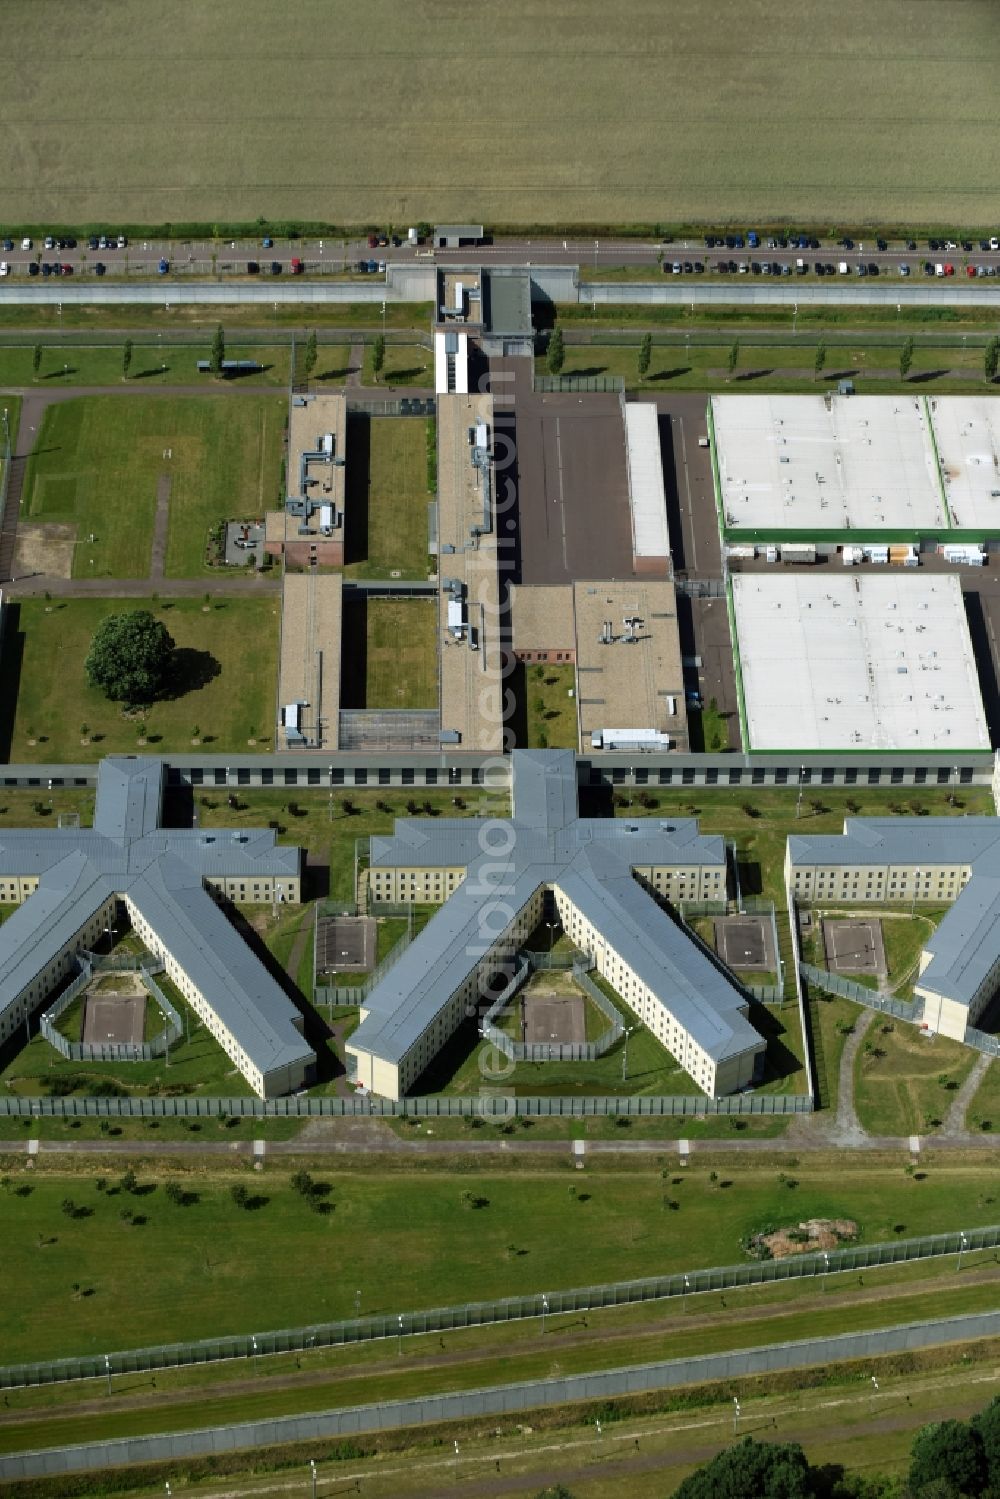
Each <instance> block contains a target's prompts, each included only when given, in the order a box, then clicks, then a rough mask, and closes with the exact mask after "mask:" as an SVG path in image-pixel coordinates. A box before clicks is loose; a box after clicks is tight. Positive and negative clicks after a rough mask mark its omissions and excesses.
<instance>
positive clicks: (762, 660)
mask: <svg viewBox="0 0 1000 1499" xmlns="http://www.w3.org/2000/svg"><path fill="white" fill-rule="evenodd" d="M731 581H732V597H733V613H734V618H735V627H736V629H735V634H736V647H737V652H738V670H739V677H740V681H741V684H742V701H741V722H742V729H743V736H744V748H745V749H749V750H788V751H795V750H809V749H834V750H866V749H909V750H918V749H933V750H938V751H941V750H946V751H952V750H954V751H956V752H958V751H964V750H988V749H989V748H990V737H989V732H988V730H987V727H986V718H985V714H984V711H983V704H982V698H981V694H980V688H979V678H978V673H977V671H976V662H975V657H974V655H973V650H972V641H971V639H970V636H969V627H968V623H967V620H966V616H965V607H964V604H963V600H962V589H961V584H960V582H959V580H958V578H956V577H954V576H936V577H934V578H933V580H932V581H929V580H928V579H926V578H920V579H918V578H916V577H915V576H914V575H912V574H882V573H867V574H864V575H844V574H842V573H836V574H833V575H827V574H825V573H824V575H823V576H822V577H816V576H815V575H796V574H790V573H743V574H736V575H734V576H733V578H732V580H731Z"/></svg>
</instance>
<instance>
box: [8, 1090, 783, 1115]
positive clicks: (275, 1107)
mask: <svg viewBox="0 0 1000 1499" xmlns="http://www.w3.org/2000/svg"><path fill="white" fill-rule="evenodd" d="M812 1108H813V1102H812V1098H811V1097H810V1096H809V1095H808V1094H806V1093H730V1094H726V1096H725V1097H723V1098H706V1097H704V1096H702V1095H701V1094H692V1093H682V1094H678V1095H676V1096H670V1097H666V1096H659V1095H650V1096H649V1097H643V1096H642V1095H636V1094H626V1095H622V1096H621V1097H618V1096H617V1095H615V1094H608V1095H606V1096H605V1095H600V1096H598V1097H594V1098H577V1097H575V1096H570V1097H562V1096H560V1097H551V1098H518V1097H515V1096H514V1095H512V1094H509V1093H504V1092H503V1091H502V1090H498V1091H497V1092H495V1093H491V1092H483V1093H481V1094H479V1095H477V1096H476V1097H474V1098H451V1097H433V1096H431V1097H427V1098H402V1099H400V1100H399V1101H398V1102H397V1101H395V1100H393V1099H391V1098H375V1097H371V1096H363V1095H360V1096H359V1095H357V1094H354V1095H352V1096H351V1097H350V1098H296V1097H291V1098H252V1097H249V1096H248V1097H246V1098H187V1097H176V1098H160V1097H156V1098H73V1097H70V1098H56V1097H39V1098H25V1097H20V1096H18V1097H2V1096H0V1116H6V1117H7V1118H21V1119H33V1118H34V1119H316V1118H323V1117H326V1118H335V1119H344V1118H358V1117H360V1116H362V1115H371V1116H373V1117H376V1118H382V1119H394V1118H397V1119H398V1118H416V1119H474V1118H480V1119H498V1120H514V1119H520V1118H526V1119H531V1118H535V1119H585V1118H592V1117H601V1118H603V1117H607V1118H615V1117H617V1116H619V1115H621V1116H623V1117H628V1118H630V1119H649V1118H667V1117H673V1118H688V1119H704V1118H706V1117H707V1116H709V1115H729V1114H733V1115H741V1114H746V1115H761V1114H766V1115H772V1114H810V1113H812Z"/></svg>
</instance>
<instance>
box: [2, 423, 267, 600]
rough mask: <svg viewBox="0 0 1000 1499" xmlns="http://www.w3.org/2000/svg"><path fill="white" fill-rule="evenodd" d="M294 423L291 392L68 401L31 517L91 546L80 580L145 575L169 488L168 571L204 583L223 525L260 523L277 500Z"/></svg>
mask: <svg viewBox="0 0 1000 1499" xmlns="http://www.w3.org/2000/svg"><path fill="white" fill-rule="evenodd" d="M284 421H285V402H284V400H283V398H282V397H280V396H246V395H239V396H237V395H232V396H224V395H211V394H206V395H204V396H184V397H176V396H144V395H135V394H129V395H115V396H110V395H108V396H83V397H80V398H79V399H78V400H72V401H65V402H60V403H59V404H58V405H54V406H50V407H49V408H48V410H47V411H46V413H45V416H44V418H43V420H42V425H41V429H40V431H39V434H38V438H37V441H36V444H35V451H34V453H33V455H32V457H31V459H30V461H29V464H28V472H27V476H26V480H25V499H24V504H23V507H22V517H23V518H24V519H26V520H28V521H34V522H39V523H44V524H45V525H48V526H53V527H55V528H57V532H58V535H59V537H60V539H65V538H66V537H67V536H68V537H71V538H72V539H74V540H75V541H77V542H79V543H81V544H80V545H78V546H77V547H76V548H75V552H74V556H73V564H72V572H73V576H74V577H77V578H145V577H148V576H149V571H150V563H151V560H152V541H153V527H154V522H155V517H156V506H157V492H158V488H159V485H160V481H161V479H163V480H164V481H167V480H169V496H168V506H169V525H168V533H167V551H166V573H167V576H168V577H200V576H202V575H203V574H204V573H205V572H206V569H205V566H204V553H205V542H206V537H207V533H208V530H209V528H210V527H211V526H212V525H213V524H214V523H215V522H217V521H219V520H221V519H222V518H224V517H230V516H231V517H233V518H243V517H250V516H259V515H262V514H263V512H264V510H265V509H268V508H270V507H273V505H274V504H275V503H276V501H277V498H278V486H279V479H280V471H281V445H282V434H283V431H284ZM91 536H93V538H94V540H93V541H90V539H89V538H90V537H91Z"/></svg>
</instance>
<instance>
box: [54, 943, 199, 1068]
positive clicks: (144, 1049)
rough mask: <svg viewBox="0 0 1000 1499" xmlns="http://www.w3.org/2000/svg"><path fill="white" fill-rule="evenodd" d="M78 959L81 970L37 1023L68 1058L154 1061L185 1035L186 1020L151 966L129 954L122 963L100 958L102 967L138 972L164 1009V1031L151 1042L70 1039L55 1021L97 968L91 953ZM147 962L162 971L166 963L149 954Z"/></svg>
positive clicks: (60, 1052)
mask: <svg viewBox="0 0 1000 1499" xmlns="http://www.w3.org/2000/svg"><path fill="white" fill-rule="evenodd" d="M78 962H79V964H80V972H79V973H78V974H77V975H76V977H75V978H74V979H73V980H72V981H71V982H70V983H69V984H67V985H66V988H65V989H64V990H63V991H62V993H61V994H60V995H59V997H58V999H55V1000H53V1002H52V1004H50V1005H49V1007H48V1009H47V1010H46V1011H45V1014H44V1015H43V1016H42V1017H41V1019H40V1021H39V1023H38V1029H39V1032H40V1034H41V1035H43V1036H44V1037H45V1039H46V1041H47V1042H48V1043H49V1045H50V1046H53V1047H55V1049H56V1051H58V1052H59V1054H60V1056H63V1057H65V1058H66V1060H67V1061H69V1062H151V1061H152V1060H153V1059H154V1058H155V1057H161V1056H163V1054H164V1053H165V1052H169V1048H170V1047H171V1046H173V1045H174V1043H175V1042H177V1041H179V1040H180V1038H181V1037H182V1036H183V1035H184V1022H183V1021H182V1020H181V1017H180V1015H178V1013H177V1011H176V1010H175V1009H174V1007H173V1005H172V1004H171V1003H170V1001H169V999H168V998H167V996H166V995H165V994H164V992H163V990H162V989H161V988H160V986H159V984H158V983H156V981H155V979H154V978H153V976H152V973H151V972H150V971H149V968H146V967H142V966H139V960H137V959H135V958H133V957H129V956H127V955H126V956H125V957H124V959H123V960H122V961H119V962H111V961H108V960H106V959H105V960H100V966H101V967H103V968H104V969H105V970H106V971H109V970H112V969H117V970H119V971H122V972H133V973H135V972H137V973H138V974H139V977H140V979H141V980H142V984H143V987H144V988H145V989H146V990H147V992H148V993H149V994H151V995H152V996H153V998H154V999H155V1000H156V1003H157V1004H158V1005H159V1006H160V1009H161V1010H162V1011H163V1017H164V1025H163V1030H162V1031H161V1033H160V1034H159V1035H158V1036H156V1037H155V1038H154V1039H153V1040H152V1041H70V1040H69V1039H68V1038H67V1037H66V1036H64V1035H63V1033H62V1031H60V1030H59V1029H58V1028H57V1026H56V1021H57V1020H58V1019H59V1017H60V1015H63V1014H65V1012H66V1011H67V1010H68V1009H69V1007H70V1005H71V1004H72V1003H73V1002H74V1000H76V999H77V998H78V996H79V995H80V994H82V993H83V991H84V990H85V989H86V988H87V986H88V985H89V984H90V983H91V982H92V980H93V977H94V971H95V961H94V959H93V957H92V955H91V954H89V953H88V954H86V955H83V956H81V957H80V958H79V959H78ZM148 962H149V963H150V965H151V966H154V967H155V968H156V969H157V970H158V971H161V972H162V969H163V964H162V963H161V962H160V961H159V959H157V958H154V957H152V955H149V956H148Z"/></svg>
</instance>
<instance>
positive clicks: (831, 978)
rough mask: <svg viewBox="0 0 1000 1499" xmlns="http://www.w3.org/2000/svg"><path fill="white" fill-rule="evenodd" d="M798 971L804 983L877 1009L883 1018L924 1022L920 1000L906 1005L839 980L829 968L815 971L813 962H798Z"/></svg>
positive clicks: (885, 995)
mask: <svg viewBox="0 0 1000 1499" xmlns="http://www.w3.org/2000/svg"><path fill="white" fill-rule="evenodd" d="M799 972H800V973H801V974H802V977H803V978H804V979H805V980H806V982H807V983H809V984H815V985H816V986H817V988H819V989H825V990H826V991H827V992H828V993H829V994H839V995H840V996H841V998H842V999H852V1000H853V1001H854V1003H855V1004H859V1005H865V1006H866V1007H867V1008H868V1009H869V1010H878V1011H879V1013H880V1014H882V1015H893V1016H895V1018H896V1019H897V1020H908V1021H909V1022H910V1023H911V1025H919V1024H920V1021H921V1020H922V1019H923V1016H924V1002H923V1000H922V999H920V998H919V997H918V998H916V999H914V1000H913V1001H912V1003H909V1004H908V1003H907V1002H906V1001H905V1000H902V999H894V998H893V996H892V995H891V994H879V992H878V991H877V990H876V989H868V988H866V987H865V985H864V984H858V983H855V981H854V980H853V979H845V978H842V977H841V976H840V974H838V973H831V972H830V971H829V969H828V968H816V967H815V966H814V965H813V964H812V963H800V964H799Z"/></svg>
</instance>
